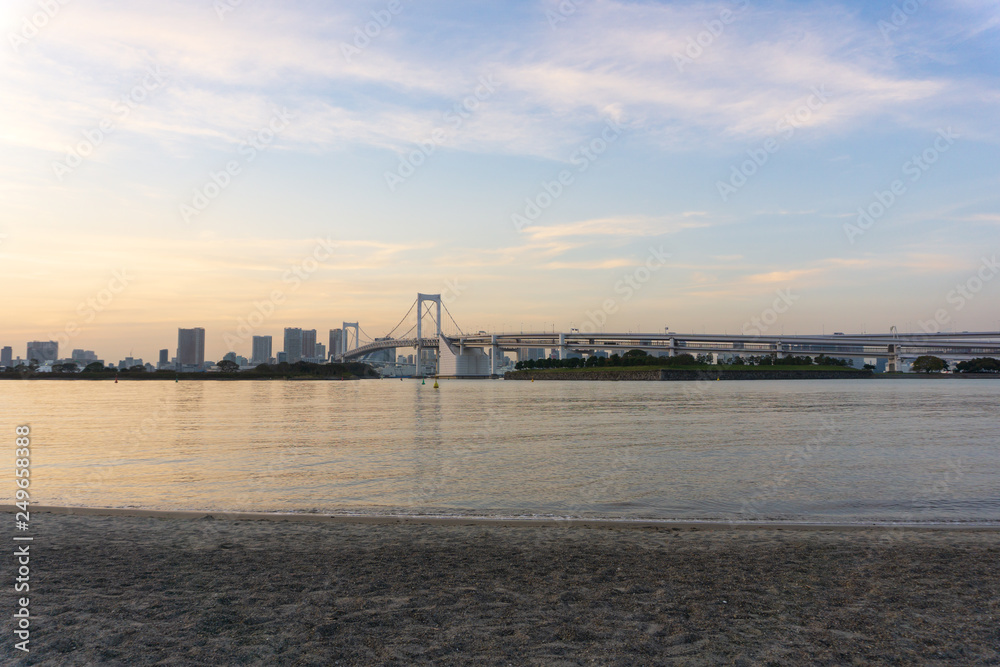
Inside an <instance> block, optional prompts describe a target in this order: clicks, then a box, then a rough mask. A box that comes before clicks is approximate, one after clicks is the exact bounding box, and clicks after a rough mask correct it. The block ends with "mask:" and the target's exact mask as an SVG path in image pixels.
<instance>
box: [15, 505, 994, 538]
mask: <svg viewBox="0 0 1000 667" xmlns="http://www.w3.org/2000/svg"><path fill="white" fill-rule="evenodd" d="M15 511H16V510H15V508H14V506H13V505H0V512H8V513H13V512H15ZM31 511H32V512H37V513H49V514H65V515H78V516H122V517H142V518H159V519H191V520H197V519H206V518H211V519H221V520H230V521H288V522H293V523H300V522H303V523H359V524H367V525H385V524H429V525H439V526H478V525H482V526H504V527H538V528H542V527H574V528H599V529H600V528H603V529H608V530H617V529H642V528H656V529H659V528H668V529H669V528H682V529H687V528H697V529H699V530H836V531H855V530H862V531H864V530H873V529H874V530H877V529H889V530H894V531H926V530H947V531H968V530H971V531H997V532H1000V524H993V523H974V522H971V523H907V524H897V523H888V522H885V523H874V522H872V523H802V522H794V521H780V522H778V521H744V522H739V521H732V522H730V521H694V520H670V519H662V520H660V519H648V520H647V519H604V518H575V517H573V518H548V517H492V516H463V515H454V516H438V515H420V514H384V515H383V514H318V513H309V512H220V511H215V510H157V509H140V508H120V507H66V506H56V505H36V506H33V507H32V510H31Z"/></svg>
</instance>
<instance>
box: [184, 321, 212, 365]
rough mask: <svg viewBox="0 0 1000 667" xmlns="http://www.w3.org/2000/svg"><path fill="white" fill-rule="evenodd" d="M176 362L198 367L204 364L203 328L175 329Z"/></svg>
mask: <svg viewBox="0 0 1000 667" xmlns="http://www.w3.org/2000/svg"><path fill="white" fill-rule="evenodd" d="M177 363H178V364H180V365H181V366H198V367H199V368H200V367H202V366H204V365H205V330H204V329H202V328H200V327H198V328H195V329H178V330H177Z"/></svg>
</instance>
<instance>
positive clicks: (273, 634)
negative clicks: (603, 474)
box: [0, 508, 1000, 665]
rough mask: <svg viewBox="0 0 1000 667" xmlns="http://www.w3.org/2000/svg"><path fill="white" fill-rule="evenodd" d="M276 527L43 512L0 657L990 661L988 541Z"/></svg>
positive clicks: (704, 531)
mask: <svg viewBox="0 0 1000 667" xmlns="http://www.w3.org/2000/svg"><path fill="white" fill-rule="evenodd" d="M127 514H132V516H129V515H127ZM280 518H281V517H269V518H262V517H261V516H256V517H250V518H240V519H235V518H232V517H228V516H212V517H211V518H207V517H206V516H204V515H199V514H197V513H192V514H184V513H173V514H171V513H148V512H127V513H121V512H119V513H117V514H115V515H106V513H102V512H101V511H95V512H91V513H86V514H85V513H81V512H80V511H79V510H54V511H51V512H43V511H40V510H39V509H38V508H35V510H33V511H32V528H33V533H34V534H35V536H36V537H35V541H34V542H33V544H32V561H31V563H32V575H31V576H32V583H31V611H32V635H31V643H30V648H31V651H30V653H28V654H24V653H22V652H20V651H16V650H14V648H13V643H14V642H13V641H12V640H11V639H10V637H11V636H12V635H11V627H10V620H9V619H10V618H11V617H10V615H9V614H4V617H5V621H4V626H5V631H4V636H5V637H6V639H5V641H4V642H3V646H2V648H0V657H2V661H3V663H4V664H17V665H92V664H108V665H154V664H155V665H160V664H162V665H190V664H215V665H222V664H270V665H327V664H341V665H372V664H385V665H411V664H453V665H464V664H483V665H524V664H528V665H590V664H616V665H668V664H677V665H758V664H763V665H800V664H829V665H834V664H836V665H845V664H847V665H850V664H857V665H864V664H956V665H957V664H961V665H975V664H982V665H986V664H998V663H1000V629H998V628H1000V623H998V621H1000V587H998V585H997V584H998V581H1000V532H997V531H996V530H990V529H985V530H916V529H907V530H903V531H890V530H888V529H886V528H851V527H840V528H802V527H799V528H793V527H786V528H782V529H776V528H774V527H764V528H746V527H735V528H734V527H730V526H726V525H724V524H723V525H715V526H707V525H692V524H678V525H673V526H670V525H641V524H634V525H630V524H614V523H607V524H594V523H590V524H587V523H579V524H570V523H565V522H556V523H552V522H548V523H545V522H541V523H538V524H534V525H532V524H520V523H512V522H475V521H469V520H465V519H460V520H454V521H445V522H436V523H433V522H421V521H399V520H395V519H391V518H390V519H386V518H383V519H380V520H371V519H357V518H353V519H347V520H344V519H330V518H327V517H317V516H297V517H292V518H294V519H295V520H294V521H287V520H276V519H280ZM3 604H4V605H5V607H6V608H8V609H12V608H13V607H14V604H15V601H14V594H13V592H12V590H11V587H9V586H5V587H4V595H3Z"/></svg>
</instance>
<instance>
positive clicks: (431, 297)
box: [416, 292, 441, 377]
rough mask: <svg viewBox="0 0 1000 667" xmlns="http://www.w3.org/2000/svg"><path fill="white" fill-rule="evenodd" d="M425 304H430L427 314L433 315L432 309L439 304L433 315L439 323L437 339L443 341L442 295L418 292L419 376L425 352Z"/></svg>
mask: <svg viewBox="0 0 1000 667" xmlns="http://www.w3.org/2000/svg"><path fill="white" fill-rule="evenodd" d="M424 302H428V306H427V314H428V315H429V314H431V312H430V311H431V309H432V307H433V305H434V304H437V312H436V313H435V314H434V315H432V317H434V320H435V322H436V323H437V333H436V335H435V337H436V338H437V339H438V340H439V341H440V340H441V295H440V294H421V293H420V292H417V357H416V362H417V365H416V371H417V376H418V377H419V376H420V374H421V373H420V354H421V352H422V350H423V342H424V339H423V335H424V330H423V322H424Z"/></svg>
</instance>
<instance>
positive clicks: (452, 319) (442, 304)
mask: <svg viewBox="0 0 1000 667" xmlns="http://www.w3.org/2000/svg"><path fill="white" fill-rule="evenodd" d="M441 307H442V308H444V312H446V313H448V317H449V318H450V319H451V323H452V324H454V325H455V328H456V329H458V333H460V334H461V335H463V336H464V335H465V332H464V331H462V327H460V326H458V322H456V321H455V318H454V317H452V314H451V311H450V310H448V306H446V305H444V302H442V303H441Z"/></svg>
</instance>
